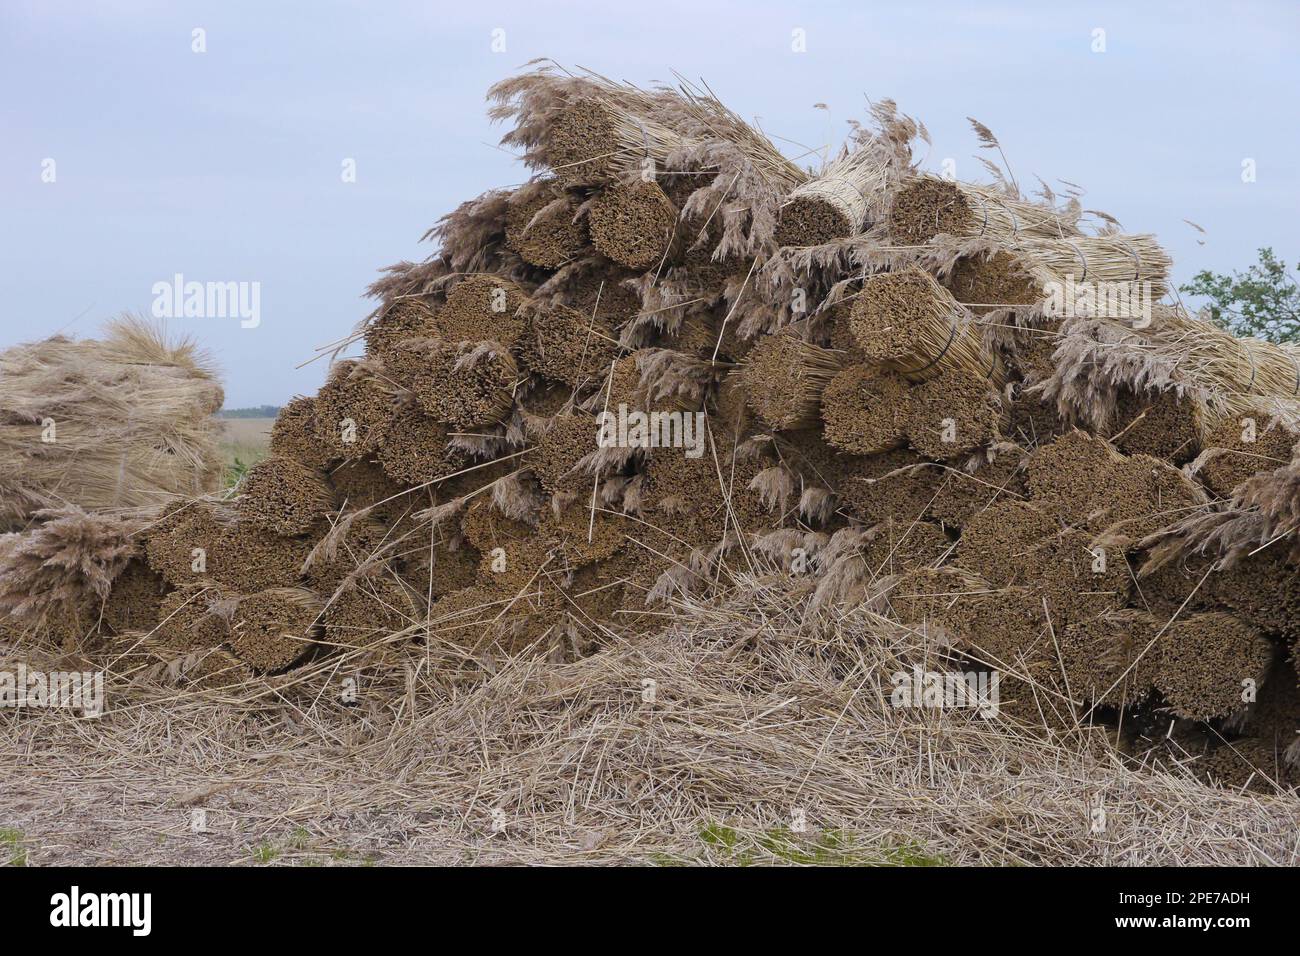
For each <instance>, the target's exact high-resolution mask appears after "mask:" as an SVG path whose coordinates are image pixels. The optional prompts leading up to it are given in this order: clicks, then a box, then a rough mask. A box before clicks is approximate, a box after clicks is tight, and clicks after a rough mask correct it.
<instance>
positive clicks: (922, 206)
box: [888, 176, 1079, 245]
mask: <svg viewBox="0 0 1300 956" xmlns="http://www.w3.org/2000/svg"><path fill="white" fill-rule="evenodd" d="M1077 220H1078V215H1077V214H1071V213H1068V212H1066V211H1064V210H1057V209H1053V208H1051V207H1050V206H1045V205H1043V204H1041V203H1035V202H1027V201H1025V200H1023V199H1015V198H1012V197H1010V196H1007V195H1005V194H1003V193H1002V192H1000V191H999V190H997V189H994V188H992V187H988V186H976V185H974V184H971V183H963V182H955V181H949V180H945V179H939V178H937V177H934V176H918V177H917V178H916V179H914V180H913V181H912V182H910V183H908V184H907V185H905V186H903V187H902V188H901V189H899V190H898V191H897V192H896V193H895V194H894V199H893V203H892V204H891V206H890V210H889V217H888V229H889V235H890V237H891V238H892V239H893V240H894V241H895V242H899V243H906V244H911V245H919V244H923V243H926V242H928V241H929V240H931V239H933V238H934V237H935V236H937V235H940V234H946V235H950V236H957V237H961V238H984V239H992V240H995V241H997V242H1011V241H1014V240H1018V239H1023V238H1028V237H1031V236H1044V237H1048V238H1052V237H1057V236H1077V235H1078V234H1079V230H1078V224H1077Z"/></svg>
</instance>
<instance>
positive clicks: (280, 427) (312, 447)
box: [268, 395, 329, 468]
mask: <svg viewBox="0 0 1300 956" xmlns="http://www.w3.org/2000/svg"><path fill="white" fill-rule="evenodd" d="M268 447H269V449H270V452H271V454H272V455H277V456H279V457H280V458H292V459H293V460H294V461H296V462H298V464H300V465H305V466H306V467H308V468H324V467H326V466H327V465H328V464H329V458H328V452H327V451H326V450H325V448H323V447H322V445H321V442H320V440H319V438H318V437H317V435H316V401H315V399H313V398H308V397H306V396H303V395H297V396H294V398H292V399H290V401H289V402H288V403H286V404H285V405H284V407H282V408H281V409H280V411H279V413H278V414H277V415H276V416H275V422H274V423H273V424H272V425H271V438H270V442H269V446H268Z"/></svg>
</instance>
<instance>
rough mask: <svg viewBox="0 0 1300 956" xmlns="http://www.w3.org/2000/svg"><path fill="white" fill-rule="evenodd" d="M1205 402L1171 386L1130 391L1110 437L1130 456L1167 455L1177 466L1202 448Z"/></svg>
mask: <svg viewBox="0 0 1300 956" xmlns="http://www.w3.org/2000/svg"><path fill="white" fill-rule="evenodd" d="M1205 415H1206V411H1205V406H1204V403H1203V402H1201V401H1199V400H1197V399H1195V398H1193V397H1192V396H1190V395H1189V396H1185V397H1180V396H1179V395H1178V394H1177V392H1175V391H1174V390H1172V389H1170V390H1168V391H1164V392H1159V393H1156V394H1151V393H1144V394H1137V393H1134V392H1132V391H1131V390H1130V391H1126V392H1125V393H1124V396H1123V397H1122V398H1121V399H1120V401H1119V406H1118V414H1117V416H1116V422H1115V425H1114V428H1113V429H1112V430H1111V434H1110V440H1111V442H1113V443H1114V445H1115V447H1117V448H1118V449H1119V450H1120V451H1122V452H1124V453H1125V454H1128V455H1136V454H1145V455H1151V456H1152V457H1154V458H1164V459H1167V460H1168V461H1171V462H1173V463H1174V464H1175V465H1182V464H1184V463H1186V462H1188V461H1191V460H1192V459H1193V458H1195V457H1196V455H1197V454H1198V453H1199V452H1200V450H1201V433H1202V432H1203V431H1204V428H1205V425H1204V421H1205Z"/></svg>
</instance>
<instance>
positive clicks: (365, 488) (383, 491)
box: [329, 423, 436, 525]
mask: <svg viewBox="0 0 1300 956" xmlns="http://www.w3.org/2000/svg"><path fill="white" fill-rule="evenodd" d="M406 424H407V427H408V428H409V427H410V423H406ZM398 434H399V432H398V430H397V429H394V430H393V431H392V432H390V433H389V437H390V438H392V437H394V436H396V435H398ZM433 444H434V445H435V446H436V443H433ZM387 447H388V448H390V449H392V448H394V447H397V446H396V444H395V443H390V444H388V445H387ZM428 454H429V460H430V461H434V460H436V459H435V458H434V452H433V450H432V449H429V451H428ZM329 474H330V481H331V482H332V483H333V485H334V490H335V492H336V495H337V500H338V502H339V507H340V508H346V509H347V510H349V511H351V510H356V509H359V508H368V509H370V514H371V515H372V516H373V517H375V518H377V519H378V520H380V521H382V522H384V523H385V524H389V525H392V524H396V523H397V522H398V521H399V520H400V519H402V518H403V517H404V516H406V515H409V514H410V513H412V512H414V511H417V510H419V509H421V508H424V507H426V506H427V505H428V504H429V496H428V495H427V494H426V493H424V492H416V491H411V490H410V489H409V488H408V487H407V486H406V485H404V484H399V483H398V482H397V481H396V480H394V479H393V478H392V477H390V476H389V474H388V473H387V472H386V471H385V470H384V469H383V467H382V466H381V465H380V463H379V462H378V461H376V460H373V459H368V458H367V459H360V460H357V461H348V462H344V463H343V464H341V465H338V466H336V467H334V468H332V469H331V470H330V473H329Z"/></svg>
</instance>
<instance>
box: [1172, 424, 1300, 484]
mask: <svg viewBox="0 0 1300 956" xmlns="http://www.w3.org/2000/svg"><path fill="white" fill-rule="evenodd" d="M1207 424H1208V427H1207V429H1206V431H1205V436H1204V438H1203V439H1202V440H1201V446H1202V447H1203V448H1204V449H1206V451H1205V452H1204V454H1203V456H1202V459H1203V460H1202V462H1201V463H1200V467H1199V468H1198V469H1197V470H1196V475H1197V477H1198V478H1200V479H1201V481H1202V482H1204V483H1205V485H1206V486H1207V487H1208V488H1209V489H1210V490H1211V491H1213V492H1214V493H1215V494H1217V495H1219V496H1221V497H1224V498H1227V497H1230V496H1231V495H1232V492H1233V490H1234V489H1235V488H1236V487H1237V486H1238V485H1240V484H1241V483H1242V482H1243V481H1245V480H1246V479H1247V478H1250V477H1253V476H1254V475H1256V474H1257V473H1259V472H1261V471H1272V470H1273V469H1275V468H1280V467H1281V466H1283V465H1285V464H1287V463H1288V462H1290V461H1291V458H1292V457H1293V454H1294V450H1295V447H1296V441H1297V438H1300V433H1298V432H1297V430H1296V428H1295V427H1293V426H1291V425H1289V424H1287V423H1284V422H1282V421H1280V420H1278V419H1276V418H1271V417H1270V416H1269V414H1268V412H1267V410H1265V409H1263V408H1261V409H1260V411H1259V413H1257V414H1247V415H1240V416H1231V417H1225V418H1221V419H1219V420H1217V421H1213V422H1209V423H1207ZM1193 468H1196V464H1195V463H1194V464H1193Z"/></svg>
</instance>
